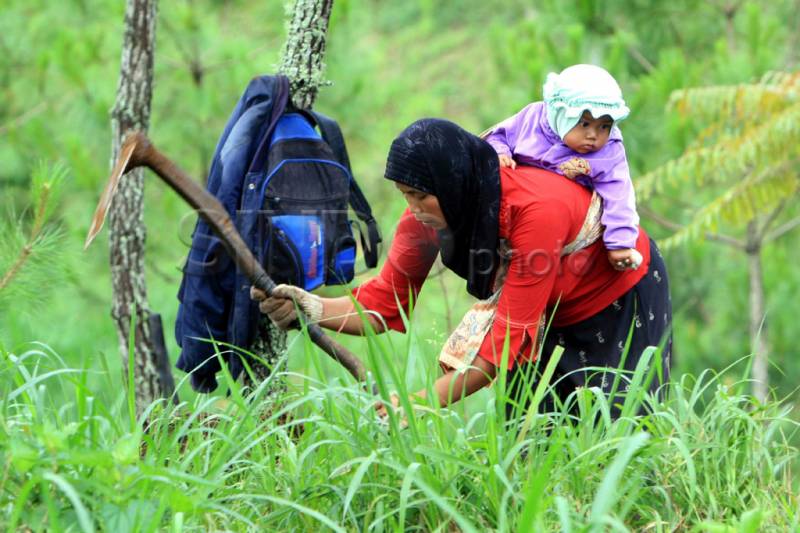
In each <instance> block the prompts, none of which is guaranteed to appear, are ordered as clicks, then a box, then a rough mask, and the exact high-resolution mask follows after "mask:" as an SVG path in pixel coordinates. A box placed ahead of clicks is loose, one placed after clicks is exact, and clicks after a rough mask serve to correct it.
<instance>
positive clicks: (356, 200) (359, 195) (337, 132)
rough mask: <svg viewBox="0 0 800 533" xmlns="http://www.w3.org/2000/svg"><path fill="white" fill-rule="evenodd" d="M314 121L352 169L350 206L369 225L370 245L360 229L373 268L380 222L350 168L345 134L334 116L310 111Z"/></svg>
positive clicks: (370, 265) (366, 254)
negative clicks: (373, 213) (343, 134)
mask: <svg viewBox="0 0 800 533" xmlns="http://www.w3.org/2000/svg"><path fill="white" fill-rule="evenodd" d="M309 114H310V115H311V116H312V117H313V119H314V121H315V122H316V123H317V125H318V126H319V129H320V131H321V132H322V138H323V139H325V141H326V142H327V143H328V145H330V147H331V149H332V150H333V153H334V155H335V156H336V159H338V160H339V163H341V164H342V165H343V166H344V167H345V168H347V170H348V171H350V177H351V178H352V179H351V180H350V206H351V207H352V208H353V211H355V212H356V215H357V216H358V218H359V219H360V220H361V221H362V222H364V223H365V224H366V225H367V234H368V239H367V240H368V241H369V246H367V242H366V241H365V239H364V234H363V233H362V232H360V231H359V235H360V237H361V248H362V249H363V250H364V263H366V265H367V267H369V268H373V267H375V266H377V265H378V243H380V242H382V239H381V234H380V231H379V229H378V222H377V221H376V220H375V217H373V216H372V208H371V207H370V205H369V202H368V201H367V198H366V197H365V196H364V193H363V192H361V188H360V187H359V186H358V183H357V182H356V178H355V176H353V170H352V169H351V168H350V157H349V156H348V155H347V147H346V146H345V144H344V136H342V130H341V129H340V128H339V124H337V123H336V121H335V120H333V119H332V118H329V117H326V116H325V115H323V114H322V113H317V112H316V111H309Z"/></svg>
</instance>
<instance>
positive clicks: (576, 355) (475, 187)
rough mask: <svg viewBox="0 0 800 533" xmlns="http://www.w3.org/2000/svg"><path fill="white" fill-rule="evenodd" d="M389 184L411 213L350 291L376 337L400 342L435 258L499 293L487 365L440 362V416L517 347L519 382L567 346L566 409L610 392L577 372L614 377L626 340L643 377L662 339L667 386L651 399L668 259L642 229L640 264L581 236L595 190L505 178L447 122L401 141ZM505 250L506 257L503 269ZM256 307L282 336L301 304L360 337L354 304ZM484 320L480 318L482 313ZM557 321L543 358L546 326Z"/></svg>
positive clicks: (664, 317)
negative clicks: (612, 258)
mask: <svg viewBox="0 0 800 533" xmlns="http://www.w3.org/2000/svg"><path fill="white" fill-rule="evenodd" d="M385 177H386V178H387V179H389V180H392V181H393V182H395V186H396V187H397V189H398V190H399V191H400V193H402V194H403V196H404V198H405V199H406V201H407V202H408V206H409V207H408V209H407V210H406V211H405V212H404V213H403V215H402V216H401V218H400V222H399V224H398V227H397V232H396V234H395V238H394V240H393V242H392V245H391V248H390V250H389V254H388V260H387V261H386V263H385V264H384V266H383V268H382V270H381V272H380V274H379V275H378V276H377V277H375V278H373V279H371V280H369V281H367V282H366V283H364V284H363V285H362V286H360V287H358V288H356V289H355V290H354V291H353V294H354V296H355V299H356V300H357V301H358V303H359V304H360V305H361V306H363V308H364V309H366V310H369V311H373V312H374V313H368V314H367V315H366V316H367V317H368V321H369V325H370V326H371V327H373V328H374V329H375V330H376V331H379V332H380V331H383V330H384V329H385V327H388V328H391V329H395V330H398V331H403V329H404V326H403V322H402V319H401V316H402V315H401V313H400V311H399V310H398V307H397V302H400V304H401V305H402V306H403V307H407V306H408V302H409V299H410V298H409V295H410V293H411V292H412V291H413V295H414V297H415V298H416V296H417V294H418V293H419V291H420V289H421V288H422V285H423V283H424V281H425V278H426V276H427V274H428V272H429V270H430V268H431V266H432V265H433V262H434V260H435V258H436V255H437V254H439V253H440V254H441V256H442V262H443V263H444V265H445V266H446V267H448V268H449V269H451V270H453V271H454V272H455V273H456V274H458V275H459V276H460V277H462V278H464V279H465V280H466V281H467V290H468V292H469V293H470V294H472V295H473V296H475V297H476V298H479V299H487V298H490V297H492V295H493V293H495V289H497V290H498V292H497V293H496V294H495V297H494V299H490V300H488V302H489V304H490V307H489V309H490V317H491V320H490V321H489V323H488V326H487V330H488V331H487V333H486V334H485V335H482V336H481V337H479V339H478V342H477V344H476V350H475V352H476V355H477V357H474V359H468V360H467V363H466V364H459V362H460V361H461V360H460V359H459V357H463V355H464V354H457V356H456V357H455V358H454V357H452V355H453V354H447V353H445V352H446V350H444V351H443V357H440V360H441V361H442V362H443V363H445V365H444V366H446V367H447V368H446V371H445V373H444V375H443V376H442V377H440V378H439V379H438V380H437V381H436V383H435V385H434V391H435V393H436V395H437V396H438V400H439V404H440V405H442V406H444V405H447V404H448V403H450V402H454V401H457V400H459V399H460V398H462V397H463V396H466V395H468V394H471V393H473V392H475V391H476V390H478V389H480V388H482V387H485V386H486V385H488V384H489V383H491V381H492V379H493V378H494V376H495V375H496V374H497V369H498V366H499V365H500V364H501V355H502V353H503V344H504V341H505V339H506V336H507V335H508V336H509V345H510V350H509V352H508V354H509V355H508V366H509V368H510V369H511V371H512V375H513V374H514V373H516V372H520V371H525V370H527V369H528V368H530V366H529V364H530V363H531V362H532V361H533V360H534V359H535V357H536V354H537V353H541V354H542V357H543V358H546V357H548V356H549V355H550V354H551V353H552V351H553V348H554V347H555V345H557V344H558V345H561V346H563V347H564V353H563V355H562V357H561V359H560V361H559V364H558V367H557V371H556V375H555V377H554V380H557V383H558V385H557V387H556V391H557V393H558V396H559V397H560V398H561V399H562V400H563V399H564V398H566V396H567V395H568V394H569V393H570V392H571V391H572V390H574V389H575V388H576V387H579V386H586V385H596V386H599V387H601V388H603V390H604V391H605V392H606V393H610V392H611V383H610V382H611V381H613V380H608V379H606V378H605V377H604V376H603V375H602V373H601V374H598V373H597V372H589V371H579V369H581V368H585V367H610V368H617V367H618V366H619V365H620V359H621V354H623V353H625V347H626V342H627V339H628V334H629V331H632V336H631V341H630V346H629V349H628V351H627V352H628V355H627V357H626V358H625V361H624V362H623V364H622V366H623V367H624V368H625V369H627V370H632V369H634V368H635V367H636V364H637V362H638V360H639V357H640V355H641V353H642V350H643V349H644V348H645V347H646V346H650V345H658V344H659V343H661V342H662V341H665V347H664V349H663V351H662V352H661V353H662V354H663V356H662V357H663V359H662V365H661V366H662V368H663V372H662V373H661V374H660V378H661V380H659V379H656V380H654V383H653V385H652V389H655V388H657V387H658V386H659V385H660V383H659V381H663V380H666V379H667V377H668V369H669V353H670V348H671V342H670V339H669V333H668V329H669V325H670V322H671V319H672V316H671V306H670V301H669V289H668V285H667V275H666V269H665V267H664V262H663V259H662V258H661V255H660V253H659V252H658V249H657V248H656V246H655V244H654V243H653V242H652V241H651V240H650V239H649V238H648V237H647V234H646V233H645V232H644V231H642V230H641V229H640V231H639V237H638V240H637V242H636V249H637V250H638V251H639V252H640V253H641V255H642V257H643V261H642V264H641V265H616V264H615V265H612V264H610V263H609V262H608V260H607V259H606V252H605V249H604V247H603V242H602V239H598V238H597V237H598V236H599V233H600V232H596V231H595V232H594V237H592V238H589V239H586V238H585V230H586V228H587V226H590V225H591V224H590V223H589V222H587V221H588V220H589V218H591V216H589V217H588V218H587V212H591V211H592V209H591V207H592V206H594V205H596V202H595V200H596V199H597V198H596V196H593V194H592V192H591V191H589V190H588V189H586V188H584V187H582V186H581V185H578V184H576V183H575V182H573V181H570V180H568V179H566V178H564V177H563V176H559V175H557V174H554V173H552V172H549V171H546V170H541V169H537V168H533V167H518V168H516V169H511V168H503V169H500V168H499V165H498V159H497V156H496V154H495V153H494V150H493V149H492V148H491V146H489V144H487V143H485V142H484V141H482V140H481V139H479V138H478V137H476V136H474V135H472V134H470V133H468V132H467V131H465V130H463V129H462V128H460V127H459V126H457V125H456V124H453V123H452V122H448V121H446V120H441V119H423V120H419V121H417V122H415V123H413V124H412V125H410V126H409V127H408V128H406V129H405V130H404V131H403V132H402V133H401V134H400V135H399V136H398V137H397V138H396V139H395V140H394V142H393V143H392V147H391V149H390V151H389V155H388V159H387V165H386V173H385ZM598 218H599V215H597V216H595V219H598ZM595 222H596V220H595ZM581 236H583V237H581ZM576 237H577V240H576ZM582 239H583V240H582ZM501 244H505V245H506V246H507V247H508V248H510V252H511V254H510V262H509V263H507V264H506V263H504V260H503V257H501V252H500V251H499V250H501V249H502V248H501ZM506 270H507V271H506ZM498 271H500V274H499V275H498ZM503 278H504V280H503ZM252 295H253V297H254V298H255V299H258V300H261V303H260V309H261V310H262V312H265V313H267V314H268V315H269V316H270V318H271V319H272V320H273V321H274V322H275V323H276V324H278V325H279V326H280V327H283V328H286V327H289V326H290V325H291V324H292V323H294V322H295V319H296V314H295V305H294V302H296V303H297V304H298V305H299V306H300V308H301V309H303V311H304V312H305V313H306V315H307V316H308V317H309V319H310V320H312V321H318V322H319V323H320V325H322V326H323V327H326V328H329V329H334V330H338V331H344V332H347V333H351V334H361V333H363V331H364V323H363V322H362V320H361V318H360V317H359V316H358V315H357V314H356V313H354V309H353V304H352V300H351V298H350V297H347V296H345V297H340V298H320V297H319V296H316V295H312V294H310V293H308V292H305V291H303V290H302V289H299V288H297V287H289V286H280V287H279V288H278V289H277V290H276V291H275V293H274V294H273V297H271V298H265V295H264V294H263V293H259V292H258V291H255V290H254V291H253V294H252ZM293 301H294V302H293ZM489 304H486V302H483V303H482V304H481V305H489ZM476 308H478V311H477V312H478V313H479V314H480V313H481V309H482V308H480V306H476ZM406 311H407V309H406ZM375 315H379V317H380V318H378V317H377V316H375ZM551 315H552V324H551V326H550V328H549V330H548V334H547V337H546V340H544V346H543V349H542V350H541V352H540V351H539V350H538V346H537V344H538V343H540V342H542V341H541V339H540V335H539V332H540V326H541V325H542V324H544V322H545V321H546V320H548V319H549V317H550V316H551ZM448 355H449V356H450V357H449V358H448V357H447V356H448ZM515 381H516V382H517V383H520V382H522V380H515ZM623 388H624V387H623ZM418 396H423V397H424V396H425V393H424V392H421V393H419V394H418Z"/></svg>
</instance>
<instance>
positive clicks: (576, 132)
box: [564, 111, 614, 154]
mask: <svg viewBox="0 0 800 533" xmlns="http://www.w3.org/2000/svg"><path fill="white" fill-rule="evenodd" d="M613 125H614V120H613V119H612V118H611V117H610V116H608V115H603V116H602V117H600V118H594V117H593V116H592V114H591V113H589V112H588V111H584V112H583V115H582V116H581V119H580V120H579V121H578V123H577V124H576V125H575V127H574V128H572V129H571V130H569V133H567V134H566V135H565V136H564V144H566V145H567V146H569V147H570V148H571V149H572V150H574V151H576V152H578V153H579V154H588V153H590V152H596V151H598V150H599V149H600V148H602V147H603V146H605V145H606V143H607V142H608V136H609V134H610V133H611V127H612V126H613Z"/></svg>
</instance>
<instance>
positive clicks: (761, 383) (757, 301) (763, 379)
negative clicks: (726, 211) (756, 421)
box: [745, 221, 769, 402]
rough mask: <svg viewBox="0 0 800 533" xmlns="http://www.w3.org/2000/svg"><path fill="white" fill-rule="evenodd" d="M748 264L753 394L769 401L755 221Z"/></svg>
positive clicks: (749, 234) (751, 226) (750, 226)
mask: <svg viewBox="0 0 800 533" xmlns="http://www.w3.org/2000/svg"><path fill="white" fill-rule="evenodd" d="M745 250H746V252H747V265H748V271H749V277H750V349H751V352H752V354H753V395H754V396H755V397H756V398H758V399H759V400H760V401H762V402H763V401H765V400H766V399H767V396H768V394H769V352H768V349H769V348H768V344H767V328H766V324H765V320H764V315H765V313H766V309H765V304H764V302H765V299H764V275H763V272H762V269H761V237H760V236H759V234H758V228H757V225H756V222H755V221H751V222H750V223H749V224H748V225H747V246H746V248H745Z"/></svg>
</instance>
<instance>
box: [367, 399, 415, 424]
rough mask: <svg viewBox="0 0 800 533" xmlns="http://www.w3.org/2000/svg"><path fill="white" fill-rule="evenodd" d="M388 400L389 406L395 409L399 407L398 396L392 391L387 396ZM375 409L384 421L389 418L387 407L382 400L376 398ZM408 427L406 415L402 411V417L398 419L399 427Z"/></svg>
mask: <svg viewBox="0 0 800 533" xmlns="http://www.w3.org/2000/svg"><path fill="white" fill-rule="evenodd" d="M389 402H390V403H391V408H392V409H395V410H399V409H400V396H398V395H397V394H396V393H392V394H391V396H389ZM375 411H376V413H377V414H378V416H379V417H380V419H381V420H382V421H384V422H385V421H386V420H387V419H388V418H389V408H388V407H387V404H386V402H384V401H383V400H378V401H377V402H375ZM407 427H408V417H407V416H406V415H405V413H402V418H401V419H400V429H405V428H407Z"/></svg>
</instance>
